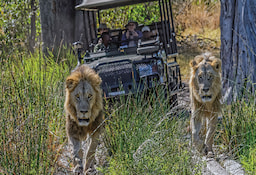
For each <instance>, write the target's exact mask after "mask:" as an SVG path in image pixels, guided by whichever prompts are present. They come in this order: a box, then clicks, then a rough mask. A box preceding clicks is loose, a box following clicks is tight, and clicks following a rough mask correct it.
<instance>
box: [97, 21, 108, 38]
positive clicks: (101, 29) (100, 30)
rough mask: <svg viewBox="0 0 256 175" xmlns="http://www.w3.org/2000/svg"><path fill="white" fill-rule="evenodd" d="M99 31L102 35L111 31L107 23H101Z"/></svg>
mask: <svg viewBox="0 0 256 175" xmlns="http://www.w3.org/2000/svg"><path fill="white" fill-rule="evenodd" d="M98 32H99V33H100V35H101V34H102V33H103V32H109V28H108V27H107V24H105V23H101V24H100V25H99V28H98Z"/></svg>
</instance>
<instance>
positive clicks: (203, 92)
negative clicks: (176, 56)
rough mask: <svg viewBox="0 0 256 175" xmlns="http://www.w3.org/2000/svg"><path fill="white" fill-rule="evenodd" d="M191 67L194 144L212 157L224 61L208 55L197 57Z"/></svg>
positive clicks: (190, 85)
mask: <svg viewBox="0 0 256 175" xmlns="http://www.w3.org/2000/svg"><path fill="white" fill-rule="evenodd" d="M190 66H191V76H190V82H189V90H190V98H191V108H192V111H191V112H192V116H191V120H190V125H191V126H190V127H191V130H192V144H193V146H195V147H196V148H197V149H198V150H199V151H200V152H203V153H204V154H205V155H207V156H208V157H212V156H213V155H214V153H213V150H212V144H213V138H214V134H215V129H216V124H217V120H218V114H219V113H220V111H221V102H220V99H221V60H220V59H219V58H215V57H214V56H212V55H211V54H210V53H205V54H203V55H198V56H196V57H195V58H194V60H192V61H191V62H190Z"/></svg>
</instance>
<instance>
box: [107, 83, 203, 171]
mask: <svg viewBox="0 0 256 175" xmlns="http://www.w3.org/2000/svg"><path fill="white" fill-rule="evenodd" d="M163 92H164V91H163V89H161V88H156V92H152V94H151V93H150V94H149V95H148V96H147V97H145V96H144V94H141V95H137V96H135V97H134V96H129V97H127V98H121V99H120V104H119V105H114V106H113V108H112V112H111V114H108V116H111V117H110V118H109V120H107V123H106V127H105V128H106V138H105V139H106V141H105V143H106V145H107V148H108V149H109V151H110V152H111V153H112V155H111V157H109V164H110V165H109V167H107V168H105V169H103V170H102V172H103V173H104V174H193V173H194V174H196V172H197V173H199V172H200V170H201V169H200V165H199V167H197V168H195V163H193V161H192V154H191V152H190V151H189V140H187V139H185V138H184V134H185V132H184V131H185V129H184V128H185V125H184V123H185V118H184V117H185V115H184V111H176V113H175V112H174V111H172V110H170V106H169V105H168V103H167V101H168V100H166V98H165V97H164V93H163ZM155 94H158V95H155ZM172 112H173V113H172ZM177 116H179V117H178V118H177ZM192 172H193V173H192Z"/></svg>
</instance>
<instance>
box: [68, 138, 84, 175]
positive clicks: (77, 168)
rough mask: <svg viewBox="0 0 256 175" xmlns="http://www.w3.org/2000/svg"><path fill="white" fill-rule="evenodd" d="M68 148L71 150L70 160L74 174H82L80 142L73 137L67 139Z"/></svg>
mask: <svg viewBox="0 0 256 175" xmlns="http://www.w3.org/2000/svg"><path fill="white" fill-rule="evenodd" d="M69 147H70V149H71V158H72V161H73V164H74V169H73V172H74V173H78V174H82V172H83V150H82V148H81V141H80V140H77V139H75V138H73V137H69Z"/></svg>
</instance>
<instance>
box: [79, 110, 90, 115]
mask: <svg viewBox="0 0 256 175" xmlns="http://www.w3.org/2000/svg"><path fill="white" fill-rule="evenodd" d="M80 112H81V113H82V114H86V113H87V112H88V110H80Z"/></svg>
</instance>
